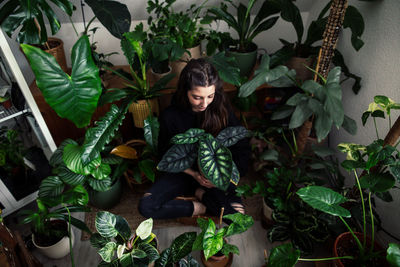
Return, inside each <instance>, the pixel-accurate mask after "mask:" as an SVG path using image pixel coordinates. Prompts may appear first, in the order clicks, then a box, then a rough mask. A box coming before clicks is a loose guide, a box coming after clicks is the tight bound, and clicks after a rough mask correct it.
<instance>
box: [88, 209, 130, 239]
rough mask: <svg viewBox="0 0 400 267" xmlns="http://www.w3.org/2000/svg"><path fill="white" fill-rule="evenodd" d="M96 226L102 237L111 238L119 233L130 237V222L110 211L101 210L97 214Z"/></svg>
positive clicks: (126, 237) (124, 236)
mask: <svg viewBox="0 0 400 267" xmlns="http://www.w3.org/2000/svg"><path fill="white" fill-rule="evenodd" d="M95 226H96V229H97V232H99V234H100V235H101V236H102V237H106V238H111V237H116V236H117V235H121V236H122V237H123V238H125V239H128V238H129V237H130V228H129V224H128V222H127V221H126V220H125V219H124V218H123V217H121V216H118V215H114V214H112V213H110V212H108V211H100V212H98V213H97V214H96V220H95Z"/></svg>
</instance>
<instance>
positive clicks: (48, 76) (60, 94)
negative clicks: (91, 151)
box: [21, 35, 101, 128]
mask: <svg viewBox="0 0 400 267" xmlns="http://www.w3.org/2000/svg"><path fill="white" fill-rule="evenodd" d="M21 47H22V50H23V51H24V53H25V55H26V56H27V58H28V60H29V63H30V64H31V67H32V70H33V72H34V73H35V76H36V84H37V86H38V87H39V89H40V90H41V91H42V93H43V96H44V98H45V100H46V102H47V103H48V104H49V105H50V106H51V107H52V108H53V109H54V110H55V112H56V113H57V115H58V116H60V117H61V118H67V119H69V120H71V121H72V122H73V123H74V124H75V125H76V127H78V128H82V127H85V126H87V125H88V124H89V123H90V119H91V117H92V114H93V112H94V111H95V109H96V107H97V101H98V99H99V97H100V94H101V80H100V77H99V70H98V68H97V67H96V65H95V64H94V62H93V59H92V56H91V50H90V44H89V39H88V37H87V36H86V35H83V36H82V37H81V38H79V40H78V41H77V42H76V43H75V45H74V46H73V48H72V52H71V64H72V71H71V76H69V75H68V74H66V73H65V72H64V71H63V70H62V69H61V68H60V66H59V65H58V63H57V62H56V60H55V58H54V57H53V56H51V55H50V54H47V53H46V52H44V51H42V50H41V49H39V48H37V47H34V46H30V45H26V44H22V45H21Z"/></svg>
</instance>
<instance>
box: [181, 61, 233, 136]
mask: <svg viewBox="0 0 400 267" xmlns="http://www.w3.org/2000/svg"><path fill="white" fill-rule="evenodd" d="M212 85H214V86H215V95H214V99H213V101H212V102H211V104H210V105H208V106H207V109H206V110H205V111H204V112H201V116H202V118H201V121H202V123H201V128H202V129H204V130H205V131H206V132H209V133H211V134H213V135H216V134H218V133H219V132H220V131H221V130H222V129H224V128H226V127H227V125H228V108H229V101H228V100H227V97H226V96H225V93H224V89H223V88H222V81H221V79H220V78H219V76H218V72H217V70H216V69H215V67H214V66H213V65H212V64H211V63H210V62H208V61H207V60H206V59H203V58H200V59H192V60H190V61H189V62H188V64H187V65H186V66H185V68H184V69H183V70H182V72H181V75H180V77H179V81H178V88H177V91H176V93H175V101H176V104H177V105H178V106H179V107H182V108H184V109H189V108H190V109H191V104H190V102H189V99H188V91H189V90H192V89H193V87H196V86H202V87H209V86H212Z"/></svg>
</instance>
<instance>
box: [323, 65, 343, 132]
mask: <svg viewBox="0 0 400 267" xmlns="http://www.w3.org/2000/svg"><path fill="white" fill-rule="evenodd" d="M340 73H341V71H340V67H335V68H333V69H332V70H331V71H330V72H329V74H328V78H327V81H326V84H325V86H324V89H325V92H326V99H325V103H324V108H325V110H326V111H327V112H328V114H329V116H330V117H331V119H332V120H333V122H334V124H335V125H336V127H340V126H341V125H342V124H343V120H344V110H343V104H342V89H341V87H340V84H339V82H340Z"/></svg>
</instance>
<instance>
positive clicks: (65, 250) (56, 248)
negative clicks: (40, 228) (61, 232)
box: [32, 231, 75, 259]
mask: <svg viewBox="0 0 400 267" xmlns="http://www.w3.org/2000/svg"><path fill="white" fill-rule="evenodd" d="M71 241H72V247H73V246H74V241H75V235H74V231H71ZM32 243H33V244H34V245H35V247H37V249H38V250H39V251H40V252H41V253H42V254H43V255H45V256H47V257H49V258H51V259H60V258H63V257H65V256H66V255H68V254H69V252H70V250H69V237H68V236H64V237H63V238H62V239H61V240H60V241H58V242H57V243H55V244H54V245H51V246H48V247H42V246H39V245H38V244H36V242H35V236H34V235H33V234H32Z"/></svg>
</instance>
